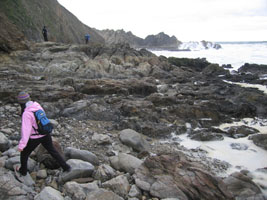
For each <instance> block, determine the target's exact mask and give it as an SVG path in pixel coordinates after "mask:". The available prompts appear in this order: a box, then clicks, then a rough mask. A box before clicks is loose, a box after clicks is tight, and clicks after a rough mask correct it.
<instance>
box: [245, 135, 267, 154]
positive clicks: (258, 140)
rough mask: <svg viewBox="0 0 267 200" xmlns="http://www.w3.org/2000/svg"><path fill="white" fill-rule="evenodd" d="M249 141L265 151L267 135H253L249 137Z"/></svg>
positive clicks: (266, 148)
mask: <svg viewBox="0 0 267 200" xmlns="http://www.w3.org/2000/svg"><path fill="white" fill-rule="evenodd" d="M249 139H250V140H252V141H253V142H254V144H256V145H257V146H259V147H261V148H263V149H265V150H267V134H255V135H251V136H249Z"/></svg>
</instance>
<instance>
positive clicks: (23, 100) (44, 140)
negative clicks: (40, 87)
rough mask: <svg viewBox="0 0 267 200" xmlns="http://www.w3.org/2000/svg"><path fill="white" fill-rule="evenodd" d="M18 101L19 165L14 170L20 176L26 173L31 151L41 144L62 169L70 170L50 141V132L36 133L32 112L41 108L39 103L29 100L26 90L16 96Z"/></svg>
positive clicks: (36, 127)
mask: <svg viewBox="0 0 267 200" xmlns="http://www.w3.org/2000/svg"><path fill="white" fill-rule="evenodd" d="M17 100H18V103H19V104H20V106H21V116H22V123H21V139H20V141H19V145H18V151H20V152H21V153H20V162H21V166H19V165H16V166H14V170H15V171H16V172H20V174H21V175H22V176H26V175H27V161H28V158H29V156H30V154H31V153H32V151H33V150H34V149H35V148H36V147H37V146H38V145H39V144H42V145H43V146H44V148H45V149H46V150H47V151H48V152H49V153H50V154H51V156H52V157H53V158H54V159H55V160H56V161H57V162H58V163H59V165H60V166H61V167H62V168H63V171H70V169H71V167H70V166H69V165H68V164H67V163H66V162H65V160H64V159H63V157H62V156H61V155H60V154H59V153H58V151H57V150H56V149H55V147H54V146H53V143H52V138H51V135H50V134H46V135H41V134H39V133H38V131H37V129H38V126H37V123H36V119H35V116H34V112H36V111H37V110H43V108H42V107H41V106H40V104H39V103H37V102H33V101H31V100H30V95H29V94H28V93H26V92H20V93H19V94H18V96H17Z"/></svg>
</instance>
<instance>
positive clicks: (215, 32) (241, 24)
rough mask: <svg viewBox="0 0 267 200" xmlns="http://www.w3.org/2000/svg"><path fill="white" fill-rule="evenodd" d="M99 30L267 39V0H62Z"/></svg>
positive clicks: (184, 38)
mask: <svg viewBox="0 0 267 200" xmlns="http://www.w3.org/2000/svg"><path fill="white" fill-rule="evenodd" d="M58 2H59V3H60V4H61V5H63V6H64V7H65V8H66V9H68V10H69V11H70V12H72V13H73V14H74V15H75V16H76V17H77V18H78V19H79V20H80V21H82V22H83V23H84V24H86V25H88V26H89V27H92V28H97V29H100V30H102V29H114V30H117V29H124V30H125V31H131V32H132V33H133V34H134V35H136V36H138V37H141V38H145V37H146V36H147V35H151V34H158V33H159V32H165V33H166V34H168V35H170V36H172V35H175V36H176V37H177V39H178V40H181V41H184V42H185V41H199V40H208V41H267V0H164V1H163V0H134V1H128V0H95V1H89V0H58Z"/></svg>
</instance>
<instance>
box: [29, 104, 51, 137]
mask: <svg viewBox="0 0 267 200" xmlns="http://www.w3.org/2000/svg"><path fill="white" fill-rule="evenodd" d="M33 114H34V117H35V120H36V124H37V126H38V128H37V129H36V128H34V127H33V129H34V130H35V131H37V133H36V134H34V135H46V134H49V133H51V132H52V130H53V125H52V123H51V122H50V120H49V119H48V118H47V117H46V115H45V112H44V111H43V110H41V109H40V110H37V111H36V112H33Z"/></svg>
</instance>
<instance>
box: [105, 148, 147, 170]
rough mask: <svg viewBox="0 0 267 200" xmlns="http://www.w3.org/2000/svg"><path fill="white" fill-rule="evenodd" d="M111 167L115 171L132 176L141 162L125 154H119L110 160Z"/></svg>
mask: <svg viewBox="0 0 267 200" xmlns="http://www.w3.org/2000/svg"><path fill="white" fill-rule="evenodd" d="M110 162H111V166H112V167H114V168H115V169H117V170H122V171H124V172H128V173H130V174H133V173H134V171H135V169H137V168H138V167H139V166H140V165H141V164H142V163H143V161H142V160H140V159H138V158H136V157H134V156H132V155H129V154H126V153H119V154H118V156H113V157H111V158H110Z"/></svg>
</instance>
